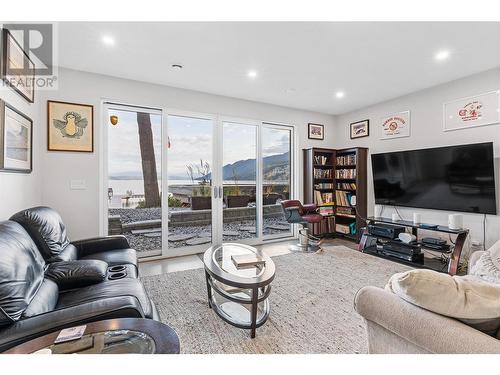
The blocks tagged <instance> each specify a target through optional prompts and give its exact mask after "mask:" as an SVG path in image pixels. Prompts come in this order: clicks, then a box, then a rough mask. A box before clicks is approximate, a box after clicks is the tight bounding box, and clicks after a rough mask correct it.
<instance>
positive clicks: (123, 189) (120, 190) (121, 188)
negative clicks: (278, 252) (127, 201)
mask: <svg viewBox="0 0 500 375" xmlns="http://www.w3.org/2000/svg"><path fill="white" fill-rule="evenodd" d="M235 184H236V182H235V181H224V185H235ZM237 184H238V185H242V186H243V185H255V181H237ZM264 184H265V185H288V182H287V181H265V182H264ZM169 185H170V186H175V185H177V186H179V185H180V186H186V185H193V183H192V182H191V180H170V181H169ZM158 186H161V180H158ZM108 187H110V188H112V189H113V194H114V195H125V194H126V193H127V190H132V193H133V194H144V181H143V180H108Z"/></svg>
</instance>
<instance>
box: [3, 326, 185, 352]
mask: <svg viewBox="0 0 500 375" xmlns="http://www.w3.org/2000/svg"><path fill="white" fill-rule="evenodd" d="M86 326H87V327H86V329H85V332H84V334H83V336H82V337H81V338H80V339H78V340H73V341H66V342H63V343H59V344H54V341H55V339H56V338H57V336H58V335H59V332H61V331H60V330H59V331H56V332H53V333H49V334H47V335H45V336H41V337H38V338H36V339H33V340H30V341H27V342H25V343H23V344H21V345H18V346H15V347H13V348H11V349H9V350H7V351H6V352H4V353H5V354H9V353H10V354H30V353H33V352H36V351H39V350H41V349H50V351H51V352H52V353H53V354H75V353H76V354H179V352H180V345H179V338H178V337H177V334H176V333H175V331H174V330H173V329H172V328H170V327H169V326H167V325H165V324H163V323H160V322H157V321H155V320H152V319H135V318H124V319H110V320H102V321H99V322H92V323H87V324H86Z"/></svg>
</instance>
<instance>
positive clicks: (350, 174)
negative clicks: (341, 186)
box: [335, 169, 356, 178]
mask: <svg viewBox="0 0 500 375" xmlns="http://www.w3.org/2000/svg"><path fill="white" fill-rule="evenodd" d="M335 178H356V169H337V170H336V171H335Z"/></svg>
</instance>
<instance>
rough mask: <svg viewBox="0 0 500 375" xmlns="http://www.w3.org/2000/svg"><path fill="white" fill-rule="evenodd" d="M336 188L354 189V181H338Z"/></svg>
mask: <svg viewBox="0 0 500 375" xmlns="http://www.w3.org/2000/svg"><path fill="white" fill-rule="evenodd" d="M337 189H344V190H356V183H354V182H339V183H337Z"/></svg>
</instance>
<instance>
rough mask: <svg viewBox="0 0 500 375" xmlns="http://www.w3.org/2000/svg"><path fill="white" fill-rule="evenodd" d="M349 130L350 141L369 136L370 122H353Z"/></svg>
mask: <svg viewBox="0 0 500 375" xmlns="http://www.w3.org/2000/svg"><path fill="white" fill-rule="evenodd" d="M350 129H351V139H355V138H363V137H368V136H369V135H370V120H363V121H358V122H353V123H352V124H351V125H350Z"/></svg>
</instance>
